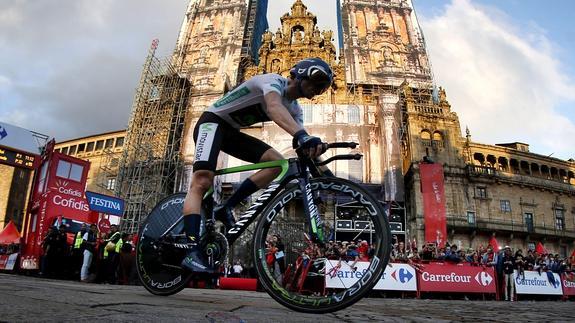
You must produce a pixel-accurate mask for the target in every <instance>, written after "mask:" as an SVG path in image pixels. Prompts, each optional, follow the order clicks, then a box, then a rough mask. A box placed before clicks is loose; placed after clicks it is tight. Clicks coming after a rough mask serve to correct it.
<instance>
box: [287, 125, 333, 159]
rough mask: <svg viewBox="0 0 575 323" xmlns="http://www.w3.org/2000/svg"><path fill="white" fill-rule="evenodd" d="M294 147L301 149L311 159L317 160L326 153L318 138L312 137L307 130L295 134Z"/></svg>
mask: <svg viewBox="0 0 575 323" xmlns="http://www.w3.org/2000/svg"><path fill="white" fill-rule="evenodd" d="M293 147H294V148H297V149H301V151H303V153H304V154H305V155H306V156H308V157H309V158H317V157H319V156H320V155H321V154H323V153H324V152H325V145H324V144H323V143H322V141H321V139H320V138H318V137H314V136H310V135H308V134H307V132H306V131H305V130H300V131H298V132H296V133H295V134H294V137H293Z"/></svg>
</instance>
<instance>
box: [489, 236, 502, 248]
mask: <svg viewBox="0 0 575 323" xmlns="http://www.w3.org/2000/svg"><path fill="white" fill-rule="evenodd" d="M489 245H490V246H491V248H493V250H494V251H497V250H499V249H501V247H499V243H498V242H497V239H495V237H491V239H489Z"/></svg>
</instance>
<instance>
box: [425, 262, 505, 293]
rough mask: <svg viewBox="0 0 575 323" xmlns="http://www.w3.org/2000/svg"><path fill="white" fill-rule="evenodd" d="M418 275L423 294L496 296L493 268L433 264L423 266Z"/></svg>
mask: <svg viewBox="0 0 575 323" xmlns="http://www.w3.org/2000/svg"><path fill="white" fill-rule="evenodd" d="M420 268H421V272H419V273H418V275H419V276H418V280H419V282H418V284H419V290H420V291H422V292H456V293H457V292H460V293H486V294H495V293H496V290H497V289H496V287H495V271H494V269H493V268H492V267H486V268H484V267H479V266H469V265H454V264H446V263H431V264H425V265H421V267H420Z"/></svg>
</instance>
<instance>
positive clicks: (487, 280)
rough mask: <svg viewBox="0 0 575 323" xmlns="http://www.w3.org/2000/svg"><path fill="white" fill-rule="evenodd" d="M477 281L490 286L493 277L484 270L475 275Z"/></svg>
mask: <svg viewBox="0 0 575 323" xmlns="http://www.w3.org/2000/svg"><path fill="white" fill-rule="evenodd" d="M475 281H476V282H477V283H478V284H479V285H481V286H489V284H491V282H492V281H493V277H491V275H489V274H488V273H487V272H485V271H482V272H479V273H477V275H475Z"/></svg>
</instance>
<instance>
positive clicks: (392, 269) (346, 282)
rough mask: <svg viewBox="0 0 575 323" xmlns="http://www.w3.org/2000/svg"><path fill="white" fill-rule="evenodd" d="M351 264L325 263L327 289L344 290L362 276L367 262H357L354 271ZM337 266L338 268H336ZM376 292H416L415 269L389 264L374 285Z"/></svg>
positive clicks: (403, 265)
mask: <svg viewBox="0 0 575 323" xmlns="http://www.w3.org/2000/svg"><path fill="white" fill-rule="evenodd" d="M352 263H353V262H351V261H350V262H345V261H342V262H341V263H340V262H339V261H337V260H327V261H326V276H325V283H326V287H327V288H346V287H349V286H351V285H352V284H354V283H355V282H356V281H357V280H358V279H360V278H361V277H362V276H363V273H364V272H365V271H366V270H367V267H368V265H369V262H365V261H358V262H357V263H356V264H355V268H356V269H355V270H353V269H352V268H351V266H350V265H351V264H352ZM338 264H339V266H338ZM374 289H377V290H398V291H410V292H415V291H417V279H416V275H415V269H414V268H413V267H411V266H410V265H407V264H390V265H389V266H387V267H386V268H385V271H384V273H383V275H382V276H381V279H380V280H379V282H378V283H377V285H375V287H374Z"/></svg>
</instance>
